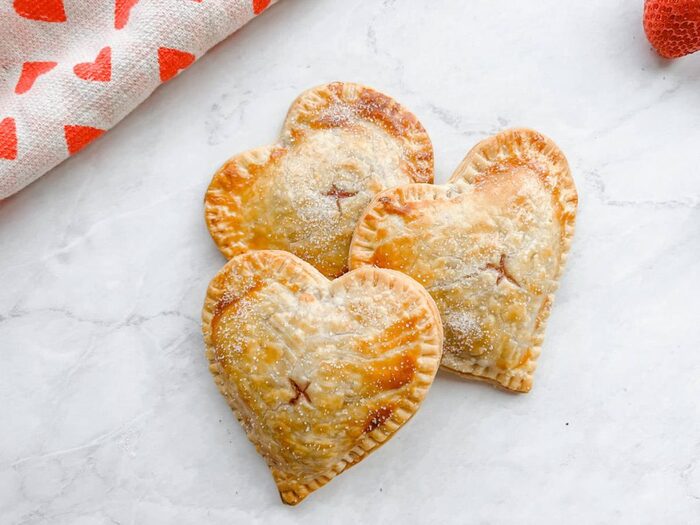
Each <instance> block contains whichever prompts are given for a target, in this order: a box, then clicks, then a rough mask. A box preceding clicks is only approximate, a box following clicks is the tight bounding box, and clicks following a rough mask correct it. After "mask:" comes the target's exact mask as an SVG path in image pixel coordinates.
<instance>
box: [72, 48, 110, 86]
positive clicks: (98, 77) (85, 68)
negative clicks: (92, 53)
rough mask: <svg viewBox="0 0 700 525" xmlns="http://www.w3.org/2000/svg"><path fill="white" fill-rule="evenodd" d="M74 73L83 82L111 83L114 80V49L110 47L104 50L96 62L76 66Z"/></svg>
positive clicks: (98, 55)
mask: <svg viewBox="0 0 700 525" xmlns="http://www.w3.org/2000/svg"><path fill="white" fill-rule="evenodd" d="M73 71H74V72H75V74H76V75H77V76H78V77H80V78H82V79H83V80H94V81H96V82H109V81H110V80H111V79H112V49H111V48H110V47H109V46H108V47H104V48H102V50H101V51H100V52H99V53H98V54H97V58H96V59H95V61H94V62H83V63H81V64H76V65H75V67H74V68H73Z"/></svg>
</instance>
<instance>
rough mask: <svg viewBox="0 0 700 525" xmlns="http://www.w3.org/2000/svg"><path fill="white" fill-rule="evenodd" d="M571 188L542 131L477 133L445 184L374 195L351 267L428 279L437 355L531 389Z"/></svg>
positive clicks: (562, 252)
mask: <svg viewBox="0 0 700 525" xmlns="http://www.w3.org/2000/svg"><path fill="white" fill-rule="evenodd" d="M577 200H578V199H577V194H576V188H575V186H574V181H573V179H572V177H571V172H570V170H569V166H568V163H567V161H566V158H565V157H564V155H563V154H562V152H561V151H560V150H559V148H558V147H557V146H556V145H555V144H554V143H553V142H552V141H551V140H549V139H548V138H545V137H544V136H542V135H541V134H539V133H537V132H535V131H532V130H529V129H512V130H507V131H504V132H502V133H499V134H498V135H495V136H493V137H490V138H488V139H486V140H484V141H482V142H480V143H479V144H477V145H476V146H475V147H474V148H473V149H472V150H471V151H470V152H469V153H468V154H467V156H466V157H465V159H464V160H463V161H462V163H461V164H460V165H459V166H458V167H457V169H456V170H455V172H454V174H453V175H452V178H451V179H450V181H449V183H448V184H446V185H441V186H434V185H428V184H409V185H405V186H401V187H398V188H393V189H389V190H386V191H384V192H382V193H380V194H378V195H377V196H376V197H375V198H374V199H373V201H372V202H371V204H370V205H369V206H368V208H367V210H366V211H365V213H364V215H363V216H362V217H361V219H360V221H359V223H358V225H357V228H356V230H355V234H354V237H353V239H352V244H351V248H350V258H349V266H350V268H351V269H353V268H359V267H362V266H366V265H370V266H377V267H382V268H392V269H395V270H399V271H401V272H404V273H406V274H407V275H410V276H411V277H413V278H414V279H416V280H417V281H418V282H420V283H421V284H423V285H424V286H425V287H426V289H427V290H428V291H429V292H430V294H431V295H432V297H433V298H434V299H435V301H436V303H437V305H438V308H439V310H440V313H441V315H442V321H443V326H444V330H445V344H444V352H443V359H442V366H443V367H445V368H446V369H448V370H451V371H454V372H457V373H459V374H462V375H465V376H468V377H470V378H473V379H479V380H485V381H489V382H492V383H495V384H496V385H498V386H501V387H503V388H506V389H509V390H512V391H517V392H527V391H529V390H530V388H531V386H532V376H533V372H534V370H535V363H536V360H537V358H538V356H539V354H540V346H541V344H542V341H543V336H544V326H545V322H546V320H547V317H548V315H549V310H550V307H551V304H552V301H553V298H554V295H553V294H554V291H555V290H556V288H557V283H558V279H559V276H560V274H561V270H562V267H563V265H564V261H565V259H566V255H567V252H568V251H569V245H570V243H571V238H572V236H573V232H574V220H575V216H576V206H577Z"/></svg>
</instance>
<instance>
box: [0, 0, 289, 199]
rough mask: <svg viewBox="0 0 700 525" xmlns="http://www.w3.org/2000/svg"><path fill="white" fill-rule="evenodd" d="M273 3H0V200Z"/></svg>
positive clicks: (103, 0) (226, 0)
mask: <svg viewBox="0 0 700 525" xmlns="http://www.w3.org/2000/svg"><path fill="white" fill-rule="evenodd" d="M275 1H276V0H6V1H4V2H0V35H2V36H1V37H0V199H3V198H5V197H7V196H9V195H11V194H13V193H15V192H16V191H19V190H20V189H22V188H23V187H24V186H26V185H27V184H29V183H30V182H32V181H34V180H36V179H37V178H39V177H40V176H41V175H43V174H44V173H45V172H46V171H48V170H49V169H51V168H52V167H53V166H55V165H56V164H58V163H59V162H61V161H62V160H64V159H65V158H66V157H68V156H69V155H73V154H74V153H77V152H78V151H79V150H80V149H82V148H83V147H84V146H86V145H87V144H88V143H90V142H91V141H92V140H94V139H95V138H97V137H99V136H100V135H101V134H102V133H104V131H106V130H107V129H109V128H111V127H112V126H114V124H116V123H117V122H119V121H120V120H121V119H122V118H124V116H126V115H127V114H128V113H129V112H130V111H131V110H132V109H134V108H135V107H136V106H137V105H138V104H139V103H141V102H142V101H143V100H144V99H145V98H146V97H148V95H150V94H151V93H152V92H153V90H154V89H155V88H156V87H158V85H160V84H161V83H162V82H166V81H168V80H170V79H171V78H172V77H174V76H175V75H177V74H178V72H180V71H182V70H183V69H185V68H186V67H188V66H189V65H190V64H192V62H194V61H195V60H196V59H197V58H198V57H200V56H201V55H202V54H204V53H205V52H206V51H207V50H208V49H209V48H210V47H212V46H213V45H215V44H216V43H218V42H219V41H221V40H222V39H224V38H225V37H226V36H228V35H229V34H231V33H233V32H234V31H236V30H237V29H238V28H240V27H241V26H242V25H243V24H245V23H246V22H248V21H249V20H250V19H251V18H253V17H254V16H256V15H258V14H260V13H261V12H262V11H264V10H265V9H266V8H267V7H268V6H269V5H270V4H272V3H275Z"/></svg>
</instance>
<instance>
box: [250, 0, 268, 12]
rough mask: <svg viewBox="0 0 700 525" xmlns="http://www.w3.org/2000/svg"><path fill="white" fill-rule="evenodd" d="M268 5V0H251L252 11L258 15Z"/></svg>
mask: <svg viewBox="0 0 700 525" xmlns="http://www.w3.org/2000/svg"><path fill="white" fill-rule="evenodd" d="M268 5H270V0H253V13H255V14H256V15H259V14H260V13H262V12H263V11H265V9H266V8H267V6H268Z"/></svg>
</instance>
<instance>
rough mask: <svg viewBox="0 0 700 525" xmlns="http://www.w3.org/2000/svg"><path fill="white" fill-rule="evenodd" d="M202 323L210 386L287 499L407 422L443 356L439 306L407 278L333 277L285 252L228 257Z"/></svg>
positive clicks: (369, 273)
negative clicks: (222, 398) (214, 386)
mask: <svg viewBox="0 0 700 525" xmlns="http://www.w3.org/2000/svg"><path fill="white" fill-rule="evenodd" d="M202 324H203V331H204V339H205V342H206V346H207V357H208V358H209V361H210V369H211V371H212V373H213V374H214V378H215V380H216V384H217V385H218V387H219V390H220V391H221V393H222V394H223V395H224V396H225V397H226V399H227V400H228V403H229V405H230V406H231V408H232V409H233V410H234V412H235V413H236V415H237V417H238V419H239V420H240V422H241V423H242V425H243V427H244V428H245V430H246V432H247V433H248V437H249V439H250V440H251V441H252V442H253V443H254V444H255V446H256V448H257V450H258V452H259V453H260V454H261V455H262V456H263V457H264V458H265V460H266V461H267V463H268V465H269V467H270V469H271V470H272V474H273V476H274V479H275V482H276V483H277V486H278V488H279V491H280V495H281V496H282V500H283V501H284V502H285V503H288V504H292V505H293V504H296V503H299V502H300V501H301V500H302V499H304V498H305V497H306V496H307V495H308V494H309V493H311V492H313V491H314V490H316V489H317V488H319V487H321V486H322V485H324V484H325V483H327V482H328V481H330V480H331V479H333V478H334V477H335V476H337V475H338V474H340V473H341V472H343V471H344V470H345V469H347V468H349V467H351V466H352V465H354V464H355V463H358V462H359V461H361V460H362V459H363V458H364V457H365V456H366V455H367V454H369V453H370V452H372V451H373V450H374V449H375V448H376V447H377V446H378V445H380V444H382V443H384V442H385V441H386V440H387V439H389V438H390V437H391V436H392V435H393V434H394V432H396V431H397V430H398V429H399V428H400V427H401V426H402V425H403V424H404V423H406V421H408V420H409V419H410V418H411V416H413V414H414V413H415V412H416V410H418V407H419V405H420V403H421V401H422V400H423V397H424V396H425V394H426V393H427V391H428V388H429V387H430V385H431V383H432V381H433V378H434V376H435V373H436V372H437V369H438V367H439V365H440V357H441V349H442V325H441V323H440V315H439V313H438V311H437V307H436V306H435V303H434V302H433V300H432V299H431V297H430V295H429V294H428V293H427V292H426V291H425V290H424V289H423V288H422V287H421V286H420V285H419V284H418V283H416V282H415V281H414V280H413V279H411V278H410V277H407V276H406V275H403V274H401V273H399V272H395V271H392V270H383V269H379V268H371V267H368V268H361V269H359V270H355V271H353V272H350V273H347V274H346V275H343V276H342V277H339V278H338V279H336V280H335V281H332V282H331V281H328V280H327V279H326V278H325V277H324V276H323V275H321V274H320V273H319V272H318V271H317V270H316V269H315V268H313V267H312V266H311V265H309V264H308V263H306V262H304V261H302V260H301V259H299V258H297V257H295V256H294V255H292V254H290V253H287V252H282V251H272V250H271V251H251V252H248V253H245V254H243V255H239V256H237V257H234V258H233V259H232V260H230V261H229V262H228V263H227V264H226V265H225V266H224V268H223V269H222V270H221V271H220V272H219V273H218V274H217V275H216V277H215V278H214V279H213V280H212V282H211V284H210V285H209V290H208V292H207V298H206V301H205V303H204V310H203V313H202Z"/></svg>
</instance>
